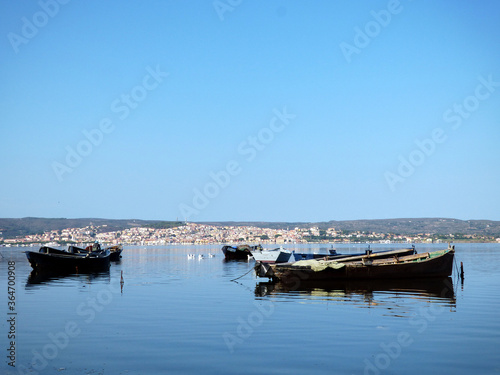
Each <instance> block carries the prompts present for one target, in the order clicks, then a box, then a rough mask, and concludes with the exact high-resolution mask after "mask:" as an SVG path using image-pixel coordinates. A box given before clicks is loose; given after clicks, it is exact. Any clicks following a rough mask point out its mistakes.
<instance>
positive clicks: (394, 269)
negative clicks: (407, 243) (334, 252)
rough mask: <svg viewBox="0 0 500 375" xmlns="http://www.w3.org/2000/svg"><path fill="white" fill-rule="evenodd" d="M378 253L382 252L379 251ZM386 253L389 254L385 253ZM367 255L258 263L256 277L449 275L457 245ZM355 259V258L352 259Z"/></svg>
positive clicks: (310, 279) (347, 277) (332, 278)
mask: <svg viewBox="0 0 500 375" xmlns="http://www.w3.org/2000/svg"><path fill="white" fill-rule="evenodd" d="M378 254H379V253H378ZM386 254H387V253H386ZM373 255H377V253H375V254H367V255H364V256H361V257H359V258H357V257H346V258H338V259H333V260H305V261H298V262H294V263H281V264H264V263H258V264H256V266H255V271H256V273H257V276H260V277H268V278H270V279H273V280H281V281H287V280H296V281H300V280H307V281H308V282H310V281H315V280H350V279H359V280H363V279H365V280H371V279H408V278H426V277H447V276H450V275H451V273H452V270H453V259H454V255H455V247H454V246H452V247H449V248H448V249H446V250H440V251H434V252H426V253H421V254H413V255H404V256H398V255H394V256H391V257H384V258H380V257H374V256H373ZM352 258H356V259H352Z"/></svg>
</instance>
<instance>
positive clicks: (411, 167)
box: [384, 74, 500, 192]
mask: <svg viewBox="0 0 500 375" xmlns="http://www.w3.org/2000/svg"><path fill="white" fill-rule="evenodd" d="M478 81H479V84H478V85H477V86H476V88H475V89H474V93H473V94H471V95H469V96H467V97H465V98H464V99H463V100H462V101H461V102H460V103H453V106H452V107H450V108H448V109H447V110H445V111H444V113H443V120H444V122H446V123H448V124H451V130H453V131H456V130H458V129H460V127H461V126H462V124H463V122H464V120H467V119H468V118H469V117H470V116H471V114H472V113H473V112H475V111H477V110H478V109H479V108H480V106H481V102H483V101H485V100H487V99H488V98H490V97H491V95H492V94H493V93H494V92H495V91H496V89H497V88H498V87H500V82H498V81H494V80H493V77H492V75H491V74H490V75H489V76H488V78H484V77H483V76H479V77H478ZM449 132H450V129H446V128H443V127H436V128H434V129H433V130H432V131H431V134H430V136H429V137H427V138H424V139H422V140H420V139H416V140H415V142H414V143H415V146H416V147H415V148H414V149H413V150H412V151H410V153H409V154H408V156H406V157H405V156H403V155H399V156H398V160H399V164H398V166H397V168H396V171H395V172H391V171H386V172H385V173H384V178H385V181H386V182H387V185H388V186H389V189H390V190H391V191H393V192H394V191H396V187H397V185H398V184H402V183H403V182H405V181H406V179H408V178H409V177H411V176H412V175H413V174H414V173H415V171H416V169H417V167H419V166H421V165H423V164H424V162H425V161H426V160H427V159H428V158H429V157H431V156H432V154H434V152H435V151H436V149H437V147H438V145H440V144H442V143H444V142H445V141H446V140H447V139H448V133H449Z"/></svg>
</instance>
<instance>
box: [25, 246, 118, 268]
mask: <svg viewBox="0 0 500 375" xmlns="http://www.w3.org/2000/svg"><path fill="white" fill-rule="evenodd" d="M25 253H26V257H27V258H28V261H29V262H30V265H31V267H32V268H33V269H36V270H45V271H51V272H76V273H78V272H99V271H106V270H108V269H109V265H110V259H109V256H110V252H109V250H107V249H105V250H101V249H100V248H99V250H96V251H91V252H87V253H70V252H68V251H63V250H57V249H53V248H50V247H47V246H42V247H41V248H40V250H39V251H38V252H36V251H26V252H25Z"/></svg>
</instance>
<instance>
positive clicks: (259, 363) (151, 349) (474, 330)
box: [0, 244, 500, 375]
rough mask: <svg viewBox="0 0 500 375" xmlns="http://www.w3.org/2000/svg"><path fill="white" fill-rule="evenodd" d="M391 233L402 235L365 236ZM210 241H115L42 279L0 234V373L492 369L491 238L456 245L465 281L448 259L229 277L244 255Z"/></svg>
mask: <svg viewBox="0 0 500 375" xmlns="http://www.w3.org/2000/svg"><path fill="white" fill-rule="evenodd" d="M319 247H320V246H319V245H308V246H302V248H303V249H306V250H310V251H314V250H318V249H319ZM388 247H393V248H400V247H402V246H401V245H375V246H374V245H372V248H373V249H375V250H377V249H379V248H380V249H386V248H388ZM444 247H446V245H425V246H424V245H417V250H418V251H419V252H422V251H424V250H425V251H428V250H433V249H435V250H439V249H442V248H444ZM220 248H221V247H220V246H206V247H200V246H197V247H189V246H165V247H148V248H145V247H126V248H125V250H124V252H123V258H122V260H121V261H120V262H118V263H113V264H112V266H111V269H110V271H109V272H108V273H104V274H99V275H72V276H66V277H54V278H52V279H43V278H42V279H37V278H34V277H30V272H31V268H30V266H29V264H28V262H27V260H26V256H25V254H24V251H25V250H28V248H0V253H1V255H2V256H0V303H1V308H0V311H1V312H2V316H1V318H2V324H1V332H0V348H1V352H2V353H3V354H2V360H1V363H0V373H1V374H18V373H20V374H55V373H57V374H61V375H72V374H131V375H132V374H198V375H199V374H218V375H219V374H304V373H307V374H326V373H328V374H403V373H404V374H422V373H433V374H470V373H476V374H500V273H499V272H498V265H499V264H500V245H497V244H457V245H456V250H457V253H456V258H457V260H458V262H459V263H460V262H463V264H464V269H465V281H464V283H463V284H462V283H461V282H460V280H458V279H457V277H456V274H455V273H454V275H453V276H452V277H451V278H449V279H445V280H439V281H436V282H433V283H425V284H422V283H417V284H415V283H410V284H409V283H398V284H396V285H395V284H380V283H371V284H368V285H366V284H364V285H363V284H359V283H348V284H337V285H327V286H325V285H319V286H312V287H311V286H300V285H294V286H293V287H287V286H283V285H280V284H278V285H270V284H268V283H267V282H266V280H265V279H256V278H255V276H254V274H253V272H250V273H249V274H247V275H245V276H243V277H241V278H240V279H238V280H236V281H231V280H232V279H234V278H236V277H239V276H242V275H243V274H245V273H246V272H247V271H249V270H250V269H251V268H252V266H253V261H250V262H246V261H243V262H237V261H233V262H225V261H224V260H223V255H222V252H221V251H220ZM364 248H365V247H364V246H363V245H339V246H337V249H338V251H339V252H359V251H363V250H364ZM34 250H37V249H34ZM189 253H195V254H204V255H205V259H202V260H199V259H197V258H196V259H188V257H187V254H189ZM209 253H213V254H215V257H213V258H208V254H209ZM9 261H10V262H15V273H16V276H15V277H16V279H15V283H16V284H15V312H16V313H17V315H9V307H8V302H9V294H8V276H7V272H8V264H9V263H8V262H9ZM459 263H458V264H459ZM11 264H12V263H11ZM122 272H123V278H124V283H123V287H121V284H120V276H121V273H122ZM12 316H15V324H14V326H13V329H15V335H16V338H15V366H16V367H15V368H12V367H11V366H9V365H8V362H10V361H11V360H10V359H9V358H7V355H9V348H10V341H11V340H9V338H8V334H9V331H10V330H11V324H10V322H9V321H8V319H10V318H11V317H12Z"/></svg>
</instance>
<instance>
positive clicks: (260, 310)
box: [222, 301, 274, 354]
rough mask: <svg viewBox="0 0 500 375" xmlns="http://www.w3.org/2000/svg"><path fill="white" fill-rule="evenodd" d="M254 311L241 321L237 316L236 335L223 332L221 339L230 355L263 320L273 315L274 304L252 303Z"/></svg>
mask: <svg viewBox="0 0 500 375" xmlns="http://www.w3.org/2000/svg"><path fill="white" fill-rule="evenodd" d="M254 306H255V309H254V310H253V311H251V312H249V313H248V315H247V317H246V318H245V319H243V318H242V317H241V316H239V317H238V318H237V319H236V321H237V322H238V326H237V327H236V332H235V333H236V334H233V333H229V332H224V334H223V335H222V338H223V339H224V343H225V344H226V347H227V349H228V350H229V352H230V353H231V354H232V353H234V348H235V346H236V345H241V344H243V343H244V340H245V339H247V338H249V337H250V336H252V334H253V333H254V331H255V330H256V329H257V328H258V327H260V326H261V325H262V324H263V323H264V318H269V317H270V316H271V315H272V314H273V313H274V303H273V302H269V303H266V304H259V303H258V302H257V301H255V302H254Z"/></svg>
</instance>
